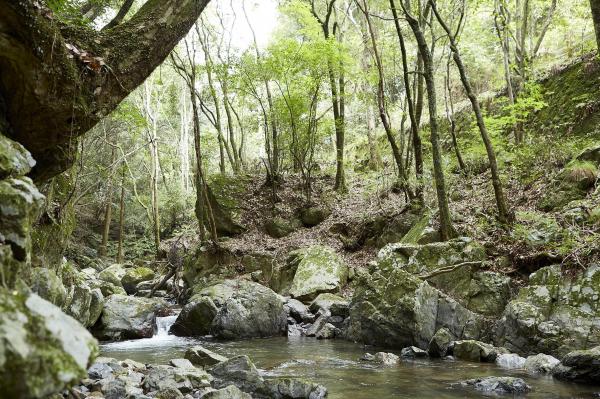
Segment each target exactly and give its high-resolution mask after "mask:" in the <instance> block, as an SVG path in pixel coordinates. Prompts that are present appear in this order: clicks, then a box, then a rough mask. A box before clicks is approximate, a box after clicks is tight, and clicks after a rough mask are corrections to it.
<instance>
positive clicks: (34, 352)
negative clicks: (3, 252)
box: [0, 288, 98, 398]
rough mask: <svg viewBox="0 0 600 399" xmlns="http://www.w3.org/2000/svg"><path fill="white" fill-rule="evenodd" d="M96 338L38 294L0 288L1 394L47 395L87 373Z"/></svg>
mask: <svg viewBox="0 0 600 399" xmlns="http://www.w3.org/2000/svg"><path fill="white" fill-rule="evenodd" d="M97 353H98V345H97V342H96V340H95V339H94V338H93V337H92V336H91V335H90V333H89V332H88V331H87V330H86V329H85V328H83V327H82V326H81V324H79V323H78V322H77V321H76V320H75V319H73V318H72V317H70V316H67V315H66V314H64V313H63V312H62V311H61V310H60V309H59V308H58V307H56V306H55V305H53V304H51V303H50V302H48V301H46V300H45V299H42V298H41V297H39V296H38V295H36V294H34V293H27V292H22V291H8V290H7V289H5V288H0V397H3V398H45V397H48V396H50V395H52V394H55V393H58V392H61V391H63V390H64V389H66V388H68V387H71V386H73V385H75V384H76V383H77V382H78V381H79V380H80V379H82V378H85V377H87V368H88V366H89V365H90V364H91V362H92V361H93V359H94V358H95V357H96V355H97Z"/></svg>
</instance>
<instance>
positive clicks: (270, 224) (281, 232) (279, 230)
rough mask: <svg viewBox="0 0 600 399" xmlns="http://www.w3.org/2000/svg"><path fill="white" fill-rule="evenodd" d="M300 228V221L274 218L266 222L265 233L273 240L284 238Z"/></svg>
mask: <svg viewBox="0 0 600 399" xmlns="http://www.w3.org/2000/svg"><path fill="white" fill-rule="evenodd" d="M299 228H300V222H299V221H298V220H295V219H292V220H286V219H284V218H282V217H278V216H277V217H274V218H272V219H269V220H267V221H266V222H265V231H266V232H267V234H268V235H270V236H271V237H273V238H283V237H286V236H288V235H290V234H292V233H293V232H294V231H296V230H298V229H299Z"/></svg>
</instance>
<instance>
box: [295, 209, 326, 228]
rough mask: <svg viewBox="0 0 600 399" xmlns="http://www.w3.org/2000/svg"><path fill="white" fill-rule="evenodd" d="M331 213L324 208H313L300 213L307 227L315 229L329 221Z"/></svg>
mask: <svg viewBox="0 0 600 399" xmlns="http://www.w3.org/2000/svg"><path fill="white" fill-rule="evenodd" d="M330 214H331V211H330V210H329V209H327V208H324V207H317V206H311V207H308V208H304V209H303V210H302V211H301V212H300V220H302V224H304V225H305V226H306V227H313V226H316V225H318V224H320V223H321V222H322V221H324V220H325V219H327V217H329V215H330Z"/></svg>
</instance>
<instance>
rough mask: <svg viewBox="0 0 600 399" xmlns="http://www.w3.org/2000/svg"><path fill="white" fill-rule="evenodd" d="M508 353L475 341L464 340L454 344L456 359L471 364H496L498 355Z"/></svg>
mask: <svg viewBox="0 0 600 399" xmlns="http://www.w3.org/2000/svg"><path fill="white" fill-rule="evenodd" d="M503 353H504V354H506V353H508V350H506V349H504V348H496V347H495V346H493V345H490V344H486V343H485V342H480V341H475V340H464V341H456V342H454V349H453V354H454V357H455V358H457V359H460V360H467V361H470V362H494V361H495V360H496V358H497V357H498V355H500V354H503Z"/></svg>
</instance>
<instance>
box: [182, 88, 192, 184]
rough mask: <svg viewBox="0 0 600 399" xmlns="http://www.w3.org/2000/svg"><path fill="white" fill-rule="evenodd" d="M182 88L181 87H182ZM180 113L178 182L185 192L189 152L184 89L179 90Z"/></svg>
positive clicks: (188, 182)
mask: <svg viewBox="0 0 600 399" xmlns="http://www.w3.org/2000/svg"><path fill="white" fill-rule="evenodd" d="M182 89H183V87H182ZM180 103H181V115H180V123H181V126H180V135H179V159H180V164H181V165H180V169H181V171H180V184H181V190H182V192H184V193H185V194H188V193H189V191H190V186H189V185H190V153H189V140H190V138H189V122H190V119H189V110H188V102H187V97H186V91H185V90H181V100H180Z"/></svg>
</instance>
